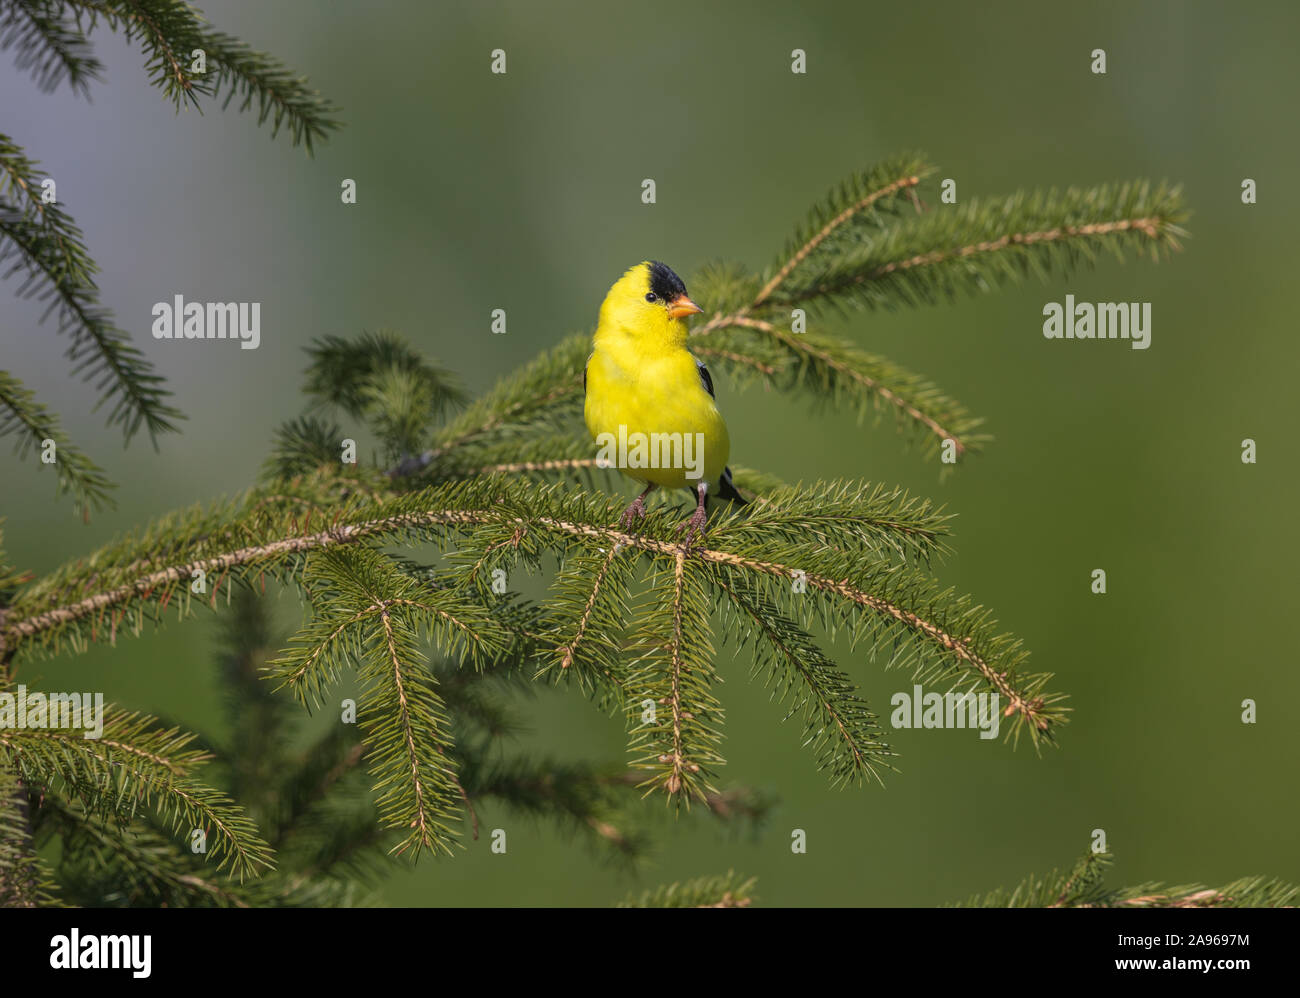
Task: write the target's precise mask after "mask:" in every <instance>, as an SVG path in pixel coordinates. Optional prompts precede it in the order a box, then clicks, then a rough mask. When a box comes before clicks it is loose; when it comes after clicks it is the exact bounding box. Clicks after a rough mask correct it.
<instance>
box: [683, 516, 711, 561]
mask: <svg viewBox="0 0 1300 998" xmlns="http://www.w3.org/2000/svg"><path fill="white" fill-rule="evenodd" d="M708 519H709V514H708V513H706V512H705V510H704V507H703V506H696V507H695V512H694V513H692V514H691V518H690V519H689V520H684V521H682V523H680V524H678V526H677V533H679V534H680V533H681V532H682V531H683V530H685V531H686V537H685V538H683V540H682V545H683V546H684V547H685V548H686V550H687V551H689V550H690V549H691V545H692V544H694V542H695V539H696V538H699V539H700V540H703V539H704V524H705V523H706V522H708Z"/></svg>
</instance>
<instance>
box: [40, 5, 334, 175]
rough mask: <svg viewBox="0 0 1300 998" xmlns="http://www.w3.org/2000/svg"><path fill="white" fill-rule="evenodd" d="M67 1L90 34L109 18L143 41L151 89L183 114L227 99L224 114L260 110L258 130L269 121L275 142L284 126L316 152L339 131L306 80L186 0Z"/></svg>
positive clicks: (135, 39)
mask: <svg viewBox="0 0 1300 998" xmlns="http://www.w3.org/2000/svg"><path fill="white" fill-rule="evenodd" d="M62 2H63V3H64V4H65V5H66V6H68V7H70V8H72V9H73V10H74V11H76V12H77V24H78V25H79V26H80V25H82V24H84V25H85V30H86V31H91V30H93V29H94V28H95V27H96V25H97V24H98V22H99V20H100V19H101V18H102V19H103V21H104V23H105V24H106V25H107V26H108V27H109V29H110V30H113V31H120V32H121V33H122V36H123V37H124V38H126V40H127V41H129V42H139V44H140V45H141V47H142V48H143V49H144V52H145V55H146V63H145V70H146V72H147V73H148V74H149V80H150V83H152V84H153V85H154V86H156V87H158V88H159V89H161V90H162V91H163V93H164V94H166V96H167V98H168V99H169V100H170V101H171V102H172V104H173V105H174V106H175V107H176V108H177V109H178V110H179V109H180V108H181V107H183V106H186V105H190V106H193V107H195V108H201V103H200V98H206V99H211V100H213V101H221V102H222V103H221V107H222V109H223V110H224V109H225V108H227V107H229V106H230V104H231V103H232V102H234V101H236V100H238V101H239V110H240V111H241V112H242V111H249V110H252V109H255V112H256V114H257V123H258V124H259V125H262V124H265V123H266V122H267V121H268V120H269V121H270V123H271V137H272V138H275V136H277V135H278V134H279V133H280V130H281V129H282V128H283V129H284V130H285V131H287V132H288V133H289V136H290V140H291V141H292V143H293V144H294V145H295V146H297V145H302V146H303V147H304V148H305V149H306V150H307V152H308V153H309V154H310V153H311V152H312V149H313V144H314V143H315V142H317V141H320V140H322V139H325V138H327V137H328V136H329V134H330V132H331V131H333V130H334V129H336V128H338V127H339V122H338V120H337V118H336V117H335V116H336V115H337V113H338V108H336V107H335V106H334V105H333V104H332V103H330V102H329V101H328V100H326V99H325V98H323V97H322V96H321V95H320V93H319V91H316V90H313V89H311V87H310V86H309V85H308V83H307V80H306V78H305V77H301V76H297V75H296V74H294V73H293V72H292V71H291V70H289V69H288V68H287V67H285V66H284V65H283V64H282V63H281V62H280V61H279V60H277V59H275V58H273V57H272V56H269V55H267V54H265V53H262V52H257V51H255V50H254V49H252V48H251V47H250V46H248V45H247V44H246V43H244V42H242V41H240V40H239V39H237V38H234V37H232V36H231V35H228V34H225V33H224V32H220V31H215V30H213V29H211V28H209V27H208V26H207V24H206V23H205V21H204V20H203V17H202V15H201V14H200V13H199V12H198V11H197V9H196V8H194V7H192V6H191V5H190V4H188V3H184V2H182V0H62ZM83 18H84V21H83ZM196 50H201V51H202V52H203V53H204V61H205V62H206V64H207V65H206V67H205V68H204V69H202V70H200V69H199V68H196V66H195V62H194V58H195V57H194V53H195V51H196Z"/></svg>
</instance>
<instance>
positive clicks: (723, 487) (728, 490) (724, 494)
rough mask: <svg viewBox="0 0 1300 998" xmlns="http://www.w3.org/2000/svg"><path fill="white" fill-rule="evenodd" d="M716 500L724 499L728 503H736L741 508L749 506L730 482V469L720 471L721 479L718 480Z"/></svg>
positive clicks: (746, 500) (747, 501)
mask: <svg viewBox="0 0 1300 998" xmlns="http://www.w3.org/2000/svg"><path fill="white" fill-rule="evenodd" d="M718 498H719V499H726V500H728V501H730V502H738V503H740V505H742V506H746V505H748V504H749V500H748V499H746V498H745V497H744V496H742V495H741V494H740V493H739V492H738V491H737V490H736V485H735V483H734V482H732V480H731V469H730V468H723V469H722V477H721V478H720V479H718Z"/></svg>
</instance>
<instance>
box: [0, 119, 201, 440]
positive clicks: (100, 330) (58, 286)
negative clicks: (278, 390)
mask: <svg viewBox="0 0 1300 998" xmlns="http://www.w3.org/2000/svg"><path fill="white" fill-rule="evenodd" d="M16 148H17V147H16V146H14V145H13V143H12V141H11V140H9V139H8V138H7V137H5V136H0V164H3V167H4V173H3V175H5V176H7V177H9V178H10V187H11V191H12V188H13V187H20V188H21V189H22V190H24V191H30V190H31V188H32V187H39V184H37V183H36V181H35V178H34V177H33V176H30V175H24V174H23V170H22V167H23V162H24V161H22V160H20V159H19V158H17V157H16V156H15V155H14V151H15V150H16ZM4 264H8V267H7V269H6V270H5V271H4V274H3V276H4V277H6V278H8V277H13V276H14V275H15V274H20V273H21V274H22V275H23V277H22V280H21V282H20V284H19V286H18V295H19V296H20V297H35V298H36V299H37V300H38V301H42V302H48V303H49V306H48V308H47V309H46V312H45V316H49V314H50V313H51V312H57V313H58V322H57V327H58V331H59V333H60V334H63V335H65V336H67V337H68V338H69V340H70V343H69V346H68V349H67V352H66V354H65V356H66V357H67V358H68V360H69V361H71V362H72V365H73V368H72V370H73V373H74V374H80V375H82V378H83V380H85V381H94V382H95V387H96V388H97V389H98V390H99V392H100V397H99V404H100V405H104V404H110V403H111V408H110V410H109V414H108V425H110V426H120V427H121V429H122V433H123V436H124V437H125V438H126V439H127V440H130V438H131V437H132V436H134V435H135V433H136V432H137V431H138V430H139V429H140V427H141V426H143V427H144V428H145V429H147V430H148V431H149V435H150V437H151V438H153V439H155V440H156V438H157V436H158V434H160V433H164V432H170V431H173V430H175V429H176V427H175V424H174V420H175V419H177V418H179V416H180V413H179V411H178V410H176V409H175V408H173V407H172V406H171V405H169V404H168V403H167V401H166V400H167V398H168V397H169V396H170V394H171V393H170V392H168V391H167V390H166V389H164V388H163V387H162V379H161V378H160V377H159V376H158V375H156V374H154V373H153V366H152V365H151V364H150V363H149V362H148V361H147V360H145V358H144V355H143V354H142V353H141V352H140V350H139V349H137V348H136V347H134V346H132V344H131V342H130V336H129V334H127V333H126V332H124V331H123V330H121V329H119V328H118V327H117V326H115V325H114V324H113V321H112V317H111V315H110V313H109V312H108V310H107V309H104V308H103V307H102V306H100V304H99V291H98V289H97V288H96V287H95V284H94V281H93V275H94V274H95V273H96V271H97V269H98V268H97V267H96V266H95V264H94V262H93V261H92V260H90V258H89V256H87V254H86V249H85V245H84V243H83V241H82V236H81V231H80V229H78V228H77V227H76V226H75V225H74V224H73V223H72V221H71V220H70V219H69V218H68V216H67V215H65V214H63V213H62V212H60V211H58V210H57V209H55V208H54V207H53V206H42V207H41V208H40V209H35V208H33V207H32V206H31V205H30V204H24V203H22V202H16V201H15V200H14V199H13V197H12V196H11V193H5V194H3V195H0V265H4Z"/></svg>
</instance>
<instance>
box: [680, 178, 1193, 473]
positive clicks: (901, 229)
mask: <svg viewBox="0 0 1300 998" xmlns="http://www.w3.org/2000/svg"><path fill="white" fill-rule="evenodd" d="M933 172H934V171H933V168H932V167H930V166H929V165H928V164H926V163H925V162H924V161H923V160H922V159H921V158H920V157H918V156H905V157H899V158H898V159H895V160H891V161H888V162H886V163H883V164H881V165H879V166H877V167H874V168H872V169H869V170H867V171H865V172H863V173H861V174H858V175H856V176H855V177H853V178H851V179H850V180H849V181H848V182H847V183H846V184H844V185H842V186H841V187H840V188H839V189H837V190H836V191H834V192H832V194H831V195H830V196H829V197H828V198H827V199H826V201H825V202H824V203H823V204H821V205H819V206H818V208H817V209H816V210H815V211H814V213H813V215H812V217H811V219H810V220H809V221H808V222H807V223H806V224H805V226H804V227H803V228H801V229H800V230H799V231H798V232H797V233H796V236H795V238H794V239H793V240H792V242H791V244H790V246H789V247H788V249H787V252H786V254H785V257H784V259H783V262H782V263H781V265H780V266H779V267H776V268H774V269H773V270H771V271H769V272H767V273H768V275H770V276H767V279H766V280H765V281H763V279H762V277H761V276H755V275H751V274H748V273H747V272H745V271H744V270H743V269H742V268H740V267H737V266H734V265H713V266H711V267H708V268H706V269H705V271H704V272H703V274H702V275H701V278H702V284H703V290H702V291H701V292H700V295H699V296H700V297H701V299H702V300H704V301H707V302H709V303H710V305H711V307H712V308H713V309H714V311H713V314H712V315H711V316H710V318H709V319H708V320H707V321H705V322H704V323H702V324H701V325H699V326H697V327H696V328H695V329H694V330H692V332H691V336H692V342H693V343H694V342H698V341H701V340H703V338H705V337H708V338H709V339H708V340H707V341H705V343H706V345H705V346H703V347H702V349H705V350H709V351H711V353H710V355H711V356H715V357H717V358H718V359H719V361H720V364H721V366H722V367H723V369H724V370H727V371H729V372H730V373H732V374H733V375H734V376H736V377H739V378H742V379H743V378H746V377H753V376H761V377H762V378H763V379H764V380H765V381H769V382H775V383H776V384H778V385H780V386H781V387H783V388H784V389H785V390H798V391H803V392H807V393H810V394H812V395H813V397H814V398H817V399H829V400H832V401H849V402H850V403H852V404H854V405H856V407H857V408H858V411H859V415H861V414H862V413H863V412H864V411H865V408H866V406H867V404H868V403H870V404H871V405H874V406H876V407H877V408H879V409H882V410H892V411H893V412H894V414H895V415H896V417H897V418H898V421H899V424H900V427H907V426H912V427H914V428H915V430H916V431H917V434H918V435H919V436H920V438H921V440H922V442H923V444H922V453H923V456H926V457H930V456H933V455H934V454H937V453H939V451H940V447H939V445H940V444H941V443H942V442H943V441H945V440H951V441H953V444H954V452H955V453H954V457H956V458H957V459H958V460H960V459H961V458H962V457H963V456H965V454H966V453H967V452H969V451H973V450H977V449H978V448H979V447H980V445H981V444H982V443H983V442H984V441H985V440H986V439H987V438H986V437H983V436H977V435H975V434H974V433H973V431H974V430H975V428H976V427H978V426H979V425H980V422H981V421H980V420H978V419H975V418H973V417H971V416H970V415H969V414H968V413H967V412H966V410H965V408H964V407H963V406H961V404H960V403H958V402H956V401H954V400H953V399H951V398H949V397H948V396H947V395H946V394H945V393H943V392H942V391H941V390H940V389H939V388H938V387H937V386H935V385H934V384H932V383H931V382H929V381H928V380H925V379H923V378H919V377H917V376H916V375H912V374H910V373H909V372H907V371H905V370H903V369H902V368H899V367H897V366H896V365H894V364H892V363H891V362H889V361H887V360H885V359H884V358H880V357H875V356H872V355H867V354H862V353H859V352H858V351H856V350H855V349H854V348H853V347H852V346H851V345H850V344H847V343H843V342H840V341H837V340H834V339H832V338H829V337H825V336H822V335H820V334H813V333H809V332H801V333H796V332H793V331H787V329H786V328H785V327H786V326H787V324H788V323H789V320H790V315H791V311H790V310H791V308H792V307H799V308H803V309H811V310H812V311H813V312H814V313H816V312H818V311H824V310H826V309H840V310H841V311H842V310H843V309H844V308H845V307H846V306H862V307H885V308H897V307H899V306H902V305H915V304H921V303H934V302H937V301H939V300H941V299H943V298H945V297H947V298H952V297H954V296H955V295H956V293H957V292H958V291H960V290H968V291H987V290H989V289H990V288H993V287H995V286H998V285H1000V284H1004V283H1007V282H1009V281H1012V280H1018V279H1021V278H1023V277H1025V276H1030V275H1036V276H1039V277H1043V278H1046V277H1047V276H1048V275H1049V274H1051V273H1052V272H1055V271H1059V272H1060V273H1062V274H1064V273H1069V272H1070V271H1072V270H1073V269H1075V268H1077V267H1078V266H1080V265H1082V264H1085V263H1090V262H1093V261H1094V260H1095V259H1096V257H1097V256H1098V255H1099V253H1100V252H1101V251H1102V250H1109V251H1110V252H1112V253H1113V254H1114V255H1115V256H1116V257H1117V258H1119V259H1123V257H1124V253H1125V251H1126V250H1132V251H1134V252H1135V253H1137V254H1139V255H1140V254H1147V255H1149V256H1151V257H1152V258H1153V259H1159V257H1160V256H1161V255H1162V253H1164V252H1167V251H1171V250H1176V249H1178V248H1179V240H1180V238H1181V237H1182V236H1184V235H1185V232H1184V231H1183V229H1182V228H1181V227H1180V223H1181V222H1183V221H1184V220H1185V219H1186V217H1187V212H1186V210H1185V209H1184V207H1183V204H1182V198H1181V194H1180V191H1179V189H1178V188H1177V187H1170V186H1168V185H1166V184H1159V185H1152V184H1150V183H1148V182H1146V181H1133V182H1129V183H1124V184H1114V185H1104V186H1101V187H1095V188H1089V189H1085V190H1079V189H1074V188H1071V189H1070V190H1067V191H1065V192H1057V191H1055V190H1053V191H1047V192H1033V193H1020V194H1016V195H1012V196H1011V197H1008V198H1005V199H975V200H972V201H969V202H966V203H965V204H963V205H961V206H959V207H952V208H949V207H944V208H941V209H938V210H935V211H929V212H924V211H922V208H923V203H922V202H921V201H920V199H919V197H918V196H917V189H918V185H920V183H921V182H922V180H923V179H924V178H925V177H927V176H928V175H929V174H931V173H933ZM909 205H911V206H913V207H914V208H915V211H909V210H908V206H909ZM760 281H761V282H762V283H761V286H760Z"/></svg>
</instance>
